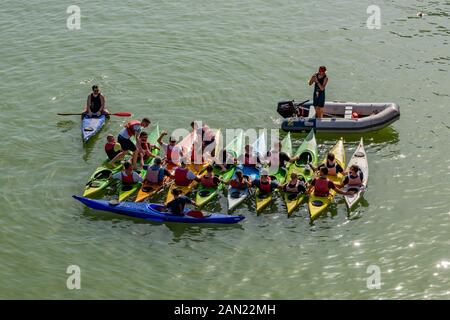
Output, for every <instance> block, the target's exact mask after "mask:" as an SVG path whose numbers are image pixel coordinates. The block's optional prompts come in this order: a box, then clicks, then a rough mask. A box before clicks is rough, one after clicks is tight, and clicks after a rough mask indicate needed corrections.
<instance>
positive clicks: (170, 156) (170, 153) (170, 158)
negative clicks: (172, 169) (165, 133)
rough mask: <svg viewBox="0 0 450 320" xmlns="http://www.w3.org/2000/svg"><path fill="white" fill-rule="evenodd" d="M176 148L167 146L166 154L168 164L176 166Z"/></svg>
mask: <svg viewBox="0 0 450 320" xmlns="http://www.w3.org/2000/svg"><path fill="white" fill-rule="evenodd" d="M174 148H175V146H171V145H167V152H166V158H167V162H168V163H172V164H175V163H174V162H173V161H174V160H175V159H174V152H173V149H174Z"/></svg>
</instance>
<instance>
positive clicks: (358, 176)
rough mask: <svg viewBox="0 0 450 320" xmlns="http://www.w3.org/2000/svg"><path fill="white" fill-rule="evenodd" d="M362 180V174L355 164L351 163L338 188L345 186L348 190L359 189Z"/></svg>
mask: <svg viewBox="0 0 450 320" xmlns="http://www.w3.org/2000/svg"><path fill="white" fill-rule="evenodd" d="M363 180H364V174H363V172H362V171H361V170H360V169H359V167H358V166H357V165H352V166H351V167H350V168H349V171H348V174H347V175H346V176H345V178H344V180H342V183H341V184H340V185H339V187H340V188H342V187H344V186H347V187H348V190H359V188H360V187H361V186H362V184H363Z"/></svg>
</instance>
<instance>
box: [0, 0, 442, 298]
mask: <svg viewBox="0 0 450 320" xmlns="http://www.w3.org/2000/svg"><path fill="white" fill-rule="evenodd" d="M373 2H374V3H372V1H350V0H345V1H338V2H336V1H330V0H326V1H293V0H291V1H281V0H272V1H267V0H257V1H237V0H230V1H217V0H209V1H205V0H187V1H179V2H177V1H165V0H159V1H158V0H154V1H95V2H92V1H78V2H77V3H76V4H77V5H78V6H80V8H81V29H80V30H69V29H68V28H67V27H66V19H67V18H68V16H69V14H67V13H66V9H67V7H68V6H70V5H72V4H73V3H71V2H70V1H55V0H46V1H37V0H32V1H20V2H19V1H11V0H3V1H2V2H1V4H0V42H1V46H0V98H1V99H0V108H1V112H0V118H1V128H2V132H3V140H2V143H1V156H0V165H1V168H2V173H1V175H0V191H1V192H0V194H1V210H0V237H1V241H0V261H1V263H0V298H6V299H11V298H19V299H34V298H45V299H58V298H62V299H96V298H105V299H122V298H126V299H187V298H194V299H232V298H236V299H251V298H255V299H329V298H332V299H406V298H407V299H449V298H450V250H449V247H450V201H449V192H450V182H449V177H450V176H449V174H450V160H449V158H448V155H449V149H450V148H449V143H448V141H449V139H450V112H449V107H450V89H449V87H450V86H449V85H450V80H449V79H450V78H449V70H450V46H449V35H450V21H449V12H450V1H448V0H435V1H431V0H424V1H409V0H395V1H388V0H385V1H381V0H379V1H373ZM372 4H375V5H378V6H379V7H380V9H381V28H380V29H375V30H369V29H368V28H367V26H366V20H367V18H368V17H369V14H367V13H366V9H367V7H368V6H369V5H372ZM418 11H423V12H425V13H426V15H425V16H424V17H423V18H422V19H421V18H417V17H416V13H417V12H418ZM322 64H324V65H326V66H327V68H328V75H329V78H330V81H329V84H328V87H327V100H342V101H374V102H390V101H393V102H396V103H397V104H399V105H400V108H401V118H400V120H399V121H397V122H395V123H394V124H393V125H391V126H390V127H388V128H386V129H383V130H381V131H378V132H375V133H370V134H364V139H365V144H366V149H367V152H368V158H369V167H370V178H369V189H368V190H367V192H366V195H365V197H364V198H365V199H364V201H362V202H361V203H360V204H359V205H358V206H357V208H356V212H355V214H354V216H353V217H351V218H348V217H347V209H346V207H345V203H344V201H343V199H342V198H341V197H338V198H336V201H335V204H334V205H332V206H331V208H330V210H329V211H328V213H327V214H326V215H324V216H322V217H321V218H319V219H318V220H317V221H315V223H314V224H312V225H310V224H309V217H308V213H307V209H306V207H305V206H302V207H301V208H299V209H298V210H297V211H296V213H295V214H294V216H293V217H292V218H289V219H288V218H287V215H286V213H285V208H284V205H283V202H282V200H281V199H279V198H277V199H276V201H275V203H274V204H273V205H272V206H271V207H270V208H269V209H268V210H266V211H265V213H264V214H262V215H259V216H257V215H256V214H255V213H254V211H255V210H254V203H253V202H248V203H247V204H245V205H243V206H241V207H240V208H239V209H238V210H237V212H238V213H241V214H244V215H245V216H246V220H244V222H243V223H241V224H239V225H237V226H231V227H217V226H213V227H208V226H206V227H205V226H194V225H166V224H154V223H147V222H142V221H138V220H134V219H128V218H122V217H117V216H115V215H113V214H108V213H102V212H96V211H93V210H89V209H86V208H84V207H83V206H82V205H81V204H79V203H77V202H76V201H74V200H73V199H72V198H71V196H72V195H73V194H81V193H82V189H83V186H84V184H85V183H86V181H87V179H88V177H89V176H90V174H91V173H92V171H93V170H94V169H95V167H96V166H97V165H98V164H99V163H100V162H101V161H102V160H103V158H104V152H103V144H104V137H105V135H106V133H107V132H114V133H117V132H118V130H119V129H120V127H121V125H122V124H123V122H122V121H123V120H124V119H123V118H117V117H116V118H112V119H111V121H110V122H109V123H108V124H107V126H106V128H105V129H104V130H103V131H102V132H101V134H100V135H99V137H98V138H97V139H94V140H93V141H91V142H90V143H89V144H88V145H87V146H83V144H82V142H81V135H80V129H79V125H80V123H79V118H78V117H76V116H73V117H60V116H57V115H56V113H57V112H77V111H79V110H80V109H81V106H82V105H83V104H84V103H85V99H86V96H87V95H88V93H89V92H90V86H91V85H93V84H99V85H100V87H101V89H102V91H103V93H104V94H105V95H106V97H107V105H108V106H109V108H110V109H111V110H113V111H128V112H132V113H133V114H134V115H135V116H136V117H139V118H140V117H143V116H149V117H151V118H152V120H153V121H158V122H159V124H160V126H161V128H164V129H167V130H169V131H170V130H173V129H176V128H180V127H183V128H188V126H189V122H190V121H191V120H193V119H198V120H203V121H205V122H207V123H208V124H209V125H210V126H211V127H214V128H279V126H280V123H281V121H280V117H279V116H278V114H277V113H276V104H277V102H278V101H281V100H285V99H296V100H305V99H307V98H310V97H311V96H312V88H311V87H308V86H307V85H306V81H307V80H308V78H309V76H310V75H311V74H312V73H314V72H315V71H316V69H317V67H318V66H319V65H322ZM360 136H361V135H355V134H352V135H345V136H344V138H345V146H346V149H347V158H350V156H351V154H352V152H353V150H354V148H355V146H356V144H357V141H358V140H359V138H360ZM338 137H339V136H337V135H331V134H327V135H323V134H318V135H317V139H318V144H319V150H320V153H321V155H320V158H322V156H323V155H324V154H325V152H326V150H327V149H328V148H329V147H330V146H332V145H333V144H334V143H335V141H336V139H337V138H338ZM293 138H294V139H293V141H294V145H295V146H297V145H299V144H300V143H301V141H302V139H303V138H304V135H300V134H296V135H293ZM208 209H209V210H210V211H224V210H226V198H225V197H224V196H223V195H222V196H221V197H220V198H219V200H218V201H217V202H216V203H214V204H211V205H210V206H209V207H208ZM69 265H78V266H79V267H80V269H81V289H80V290H69V289H67V287H66V279H67V277H68V274H66V269H67V267H68V266H69ZM371 265H375V266H378V267H379V268H380V272H381V273H380V275H381V287H380V289H370V288H368V287H367V283H366V281H367V278H368V277H369V276H370V274H369V273H367V269H368V267H369V266H371Z"/></svg>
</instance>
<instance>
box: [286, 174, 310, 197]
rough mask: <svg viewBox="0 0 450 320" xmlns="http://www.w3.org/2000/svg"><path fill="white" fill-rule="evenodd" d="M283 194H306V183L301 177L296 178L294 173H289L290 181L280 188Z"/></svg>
mask: <svg viewBox="0 0 450 320" xmlns="http://www.w3.org/2000/svg"><path fill="white" fill-rule="evenodd" d="M281 188H282V189H283V191H284V192H287V193H293V194H299V193H305V192H306V182H305V178H303V176H301V177H300V179H299V178H298V175H297V174H296V173H295V172H292V173H291V180H290V181H289V182H286V183H285V184H283V185H282V186H281Z"/></svg>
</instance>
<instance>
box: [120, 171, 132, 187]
mask: <svg viewBox="0 0 450 320" xmlns="http://www.w3.org/2000/svg"><path fill="white" fill-rule="evenodd" d="M122 183H123V184H134V179H133V172H131V175H129V176H126V175H124V174H123V171H122Z"/></svg>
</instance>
